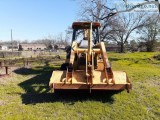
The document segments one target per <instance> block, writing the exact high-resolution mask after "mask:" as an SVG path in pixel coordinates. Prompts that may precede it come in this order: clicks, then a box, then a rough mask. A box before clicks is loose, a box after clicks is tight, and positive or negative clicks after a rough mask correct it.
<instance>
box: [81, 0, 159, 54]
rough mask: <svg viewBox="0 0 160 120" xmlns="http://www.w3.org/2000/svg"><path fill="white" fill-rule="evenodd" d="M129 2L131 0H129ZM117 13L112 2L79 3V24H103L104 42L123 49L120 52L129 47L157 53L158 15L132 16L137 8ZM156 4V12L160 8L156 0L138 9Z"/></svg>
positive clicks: (101, 29) (92, 0) (147, 13)
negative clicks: (86, 22)
mask: <svg viewBox="0 0 160 120" xmlns="http://www.w3.org/2000/svg"><path fill="white" fill-rule="evenodd" d="M128 1H130V0H128ZM128 1H127V0H122V3H124V5H126V7H125V8H124V9H123V10H117V8H116V7H114V6H113V2H111V1H109V0H79V3H80V10H79V16H80V17H79V21H90V22H100V23H101V28H100V38H101V41H106V42H107V43H114V44H117V45H119V46H120V50H119V52H125V48H126V46H128V44H129V45H130V47H131V48H132V49H133V50H135V49H138V48H139V47H144V48H145V50H146V51H148V52H150V51H154V50H155V47H156V45H157V42H158V40H159V38H158V36H159V35H160V17H159V13H158V12H147V11H143V12H132V10H134V9H136V6H134V7H132V8H127V2H128ZM146 4H155V5H156V6H157V11H158V10H160V4H159V2H158V1H157V0H155V1H154V0H152V1H150V0H148V1H144V2H142V3H139V4H138V5H146Z"/></svg>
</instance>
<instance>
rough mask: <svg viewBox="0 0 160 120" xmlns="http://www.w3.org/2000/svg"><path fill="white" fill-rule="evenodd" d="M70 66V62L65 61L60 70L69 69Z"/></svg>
mask: <svg viewBox="0 0 160 120" xmlns="http://www.w3.org/2000/svg"><path fill="white" fill-rule="evenodd" d="M68 66H69V64H68V63H63V64H62V65H61V68H60V70H67V67H68Z"/></svg>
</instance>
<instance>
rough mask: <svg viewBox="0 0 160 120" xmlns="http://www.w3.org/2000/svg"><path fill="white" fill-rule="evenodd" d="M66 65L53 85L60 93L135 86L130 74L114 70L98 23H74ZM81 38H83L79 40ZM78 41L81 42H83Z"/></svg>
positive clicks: (58, 73) (53, 74) (55, 72)
mask: <svg viewBox="0 0 160 120" xmlns="http://www.w3.org/2000/svg"><path fill="white" fill-rule="evenodd" d="M72 28H73V36H72V45H71V47H70V48H69V49H68V50H67V59H66V63H65V64H63V65H62V67H61V70H59V71H53V73H52V76H51V78H50V82H49V86H50V87H51V88H52V89H54V91H56V90H76V89H77V90H81V89H82V90H89V91H90V92H91V91H92V90H124V89H127V91H129V90H130V89H131V87H132V85H131V82H130V81H129V79H128V77H127V74H126V73H125V72H123V71H112V68H111V65H110V62H109V60H108V56H107V53H106V49H105V44H104V42H101V41H100V36H99V28H100V23H98V22H74V23H73V24H72ZM78 36H80V37H79V38H78ZM77 39H81V40H80V41H79V42H78V41H77Z"/></svg>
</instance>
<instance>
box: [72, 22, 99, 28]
mask: <svg viewBox="0 0 160 120" xmlns="http://www.w3.org/2000/svg"><path fill="white" fill-rule="evenodd" d="M90 25H91V22H74V23H73V24H72V28H73V29H89V28H90ZM100 26H101V25H100V23H98V22H92V29H96V28H98V27H100Z"/></svg>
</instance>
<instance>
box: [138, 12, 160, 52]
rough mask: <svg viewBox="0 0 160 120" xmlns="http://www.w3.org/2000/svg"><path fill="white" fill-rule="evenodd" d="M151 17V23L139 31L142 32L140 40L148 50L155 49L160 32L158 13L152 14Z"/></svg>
mask: <svg viewBox="0 0 160 120" xmlns="http://www.w3.org/2000/svg"><path fill="white" fill-rule="evenodd" d="M151 18H152V19H149V20H148V22H149V23H150V24H148V25H146V26H144V27H142V28H141V29H139V30H138V31H137V33H139V34H140V38H139V39H140V41H141V43H143V45H144V46H145V47H146V50H147V52H152V51H154V49H155V47H156V44H157V41H158V38H157V35H158V34H160V25H159V22H160V19H159V17H157V16H156V15H152V16H151Z"/></svg>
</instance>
